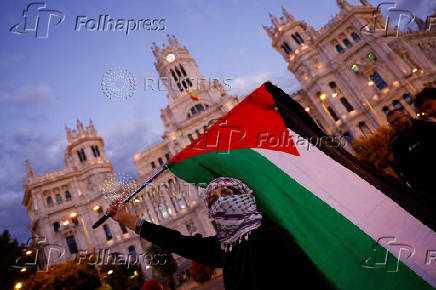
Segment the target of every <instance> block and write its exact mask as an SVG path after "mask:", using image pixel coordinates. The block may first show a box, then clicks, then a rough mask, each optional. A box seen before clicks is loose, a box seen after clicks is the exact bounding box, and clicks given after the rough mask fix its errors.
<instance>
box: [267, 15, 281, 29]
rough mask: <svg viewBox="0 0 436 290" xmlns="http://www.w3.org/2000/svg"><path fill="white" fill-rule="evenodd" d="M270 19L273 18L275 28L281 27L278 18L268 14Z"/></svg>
mask: <svg viewBox="0 0 436 290" xmlns="http://www.w3.org/2000/svg"><path fill="white" fill-rule="evenodd" d="M268 14H269V18H271V22H272V24H274V26H275V27H279V21H278V20H277V17H275V16H273V15H272V14H271V12H269V13H268Z"/></svg>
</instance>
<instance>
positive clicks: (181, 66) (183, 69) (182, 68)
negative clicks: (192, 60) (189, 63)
mask: <svg viewBox="0 0 436 290" xmlns="http://www.w3.org/2000/svg"><path fill="white" fill-rule="evenodd" d="M180 70H181V71H182V74H183V75H184V76H185V77H186V71H185V68H184V67H183V65H180Z"/></svg>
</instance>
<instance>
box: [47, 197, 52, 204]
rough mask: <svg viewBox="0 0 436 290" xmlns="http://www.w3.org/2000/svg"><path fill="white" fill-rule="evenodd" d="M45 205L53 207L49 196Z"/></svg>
mask: <svg viewBox="0 0 436 290" xmlns="http://www.w3.org/2000/svg"><path fill="white" fill-rule="evenodd" d="M47 205H48V206H53V199H52V198H51V196H49V197H47Z"/></svg>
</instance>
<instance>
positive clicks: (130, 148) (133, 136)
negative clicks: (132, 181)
mask: <svg viewBox="0 0 436 290" xmlns="http://www.w3.org/2000/svg"><path fill="white" fill-rule="evenodd" d="M102 136H104V139H105V143H106V144H107V145H106V148H105V149H106V155H107V157H108V159H109V161H111V162H112V164H113V165H114V170H115V172H116V173H120V174H123V175H128V176H132V177H134V176H137V175H138V171H137V169H136V167H135V165H134V163H133V154H134V153H137V152H141V151H143V150H145V149H146V148H147V147H149V146H150V145H152V144H155V143H156V142H159V141H160V140H161V138H160V135H159V134H157V133H154V132H153V130H152V125H151V123H150V122H149V121H147V120H143V119H137V120H131V121H126V122H123V123H122V124H117V125H116V126H114V127H111V128H108V129H106V130H104V131H103V132H102Z"/></svg>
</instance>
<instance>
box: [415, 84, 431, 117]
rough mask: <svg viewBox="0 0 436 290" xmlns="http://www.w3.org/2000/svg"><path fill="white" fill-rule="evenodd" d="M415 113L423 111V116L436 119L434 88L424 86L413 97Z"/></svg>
mask: <svg viewBox="0 0 436 290" xmlns="http://www.w3.org/2000/svg"><path fill="white" fill-rule="evenodd" d="M415 108H416V110H417V113H420V114H422V113H424V115H423V118H425V119H427V120H429V121H433V122H434V121H436V88H425V89H423V90H422V91H421V92H420V93H419V94H417V95H416V98H415Z"/></svg>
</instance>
